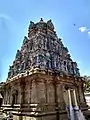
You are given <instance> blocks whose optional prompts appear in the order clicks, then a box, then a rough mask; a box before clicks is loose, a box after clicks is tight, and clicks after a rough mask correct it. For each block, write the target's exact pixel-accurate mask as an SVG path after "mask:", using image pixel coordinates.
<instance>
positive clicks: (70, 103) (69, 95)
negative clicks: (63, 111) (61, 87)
mask: <svg viewBox="0 0 90 120" xmlns="http://www.w3.org/2000/svg"><path fill="white" fill-rule="evenodd" d="M68 97H69V106H72V102H71V94H70V90H69V89H68Z"/></svg>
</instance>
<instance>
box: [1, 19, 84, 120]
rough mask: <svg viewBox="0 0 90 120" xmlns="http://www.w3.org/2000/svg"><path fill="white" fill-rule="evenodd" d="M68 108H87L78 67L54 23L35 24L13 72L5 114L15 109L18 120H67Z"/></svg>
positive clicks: (10, 78) (9, 82) (30, 27)
mask: <svg viewBox="0 0 90 120" xmlns="http://www.w3.org/2000/svg"><path fill="white" fill-rule="evenodd" d="M7 105H8V106H7ZM5 106H7V108H5ZM68 106H79V107H81V108H82V109H84V108H85V107H86V101H85V98H84V93H83V78H82V77H80V73H79V69H78V67H77V63H76V62H74V61H73V60H72V59H71V57H70V54H69V53H68V49H67V47H64V45H63V43H62V40H61V39H60V38H58V36H57V34H56V31H55V30H54V25H53V23H52V21H51V20H49V21H47V22H44V21H43V19H42V18H41V20H40V21H39V22H37V23H34V22H32V21H31V22H30V25H29V28H28V37H26V36H25V37H24V40H23V45H22V47H21V50H17V53H16V57H15V60H14V61H13V64H12V66H10V69H9V73H8V78H7V81H6V84H5V91H4V101H3V107H4V111H8V107H11V110H12V112H13V119H14V120H32V119H34V120H67V119H68V117H70V115H69V112H68V110H67V108H68Z"/></svg>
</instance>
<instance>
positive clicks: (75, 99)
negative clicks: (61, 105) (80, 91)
mask: <svg viewBox="0 0 90 120" xmlns="http://www.w3.org/2000/svg"><path fill="white" fill-rule="evenodd" d="M73 95H74V101H75V106H78V104H77V98H76V93H75V90H73Z"/></svg>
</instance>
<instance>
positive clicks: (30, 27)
mask: <svg viewBox="0 0 90 120" xmlns="http://www.w3.org/2000/svg"><path fill="white" fill-rule="evenodd" d="M34 25H35V24H34V22H32V21H30V25H29V29H33V28H34Z"/></svg>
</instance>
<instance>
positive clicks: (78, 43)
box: [0, 0, 90, 81]
mask: <svg viewBox="0 0 90 120" xmlns="http://www.w3.org/2000/svg"><path fill="white" fill-rule="evenodd" d="M41 17H42V18H43V19H44V20H45V21H47V20H49V19H52V21H53V23H54V25H55V30H56V31H57V34H58V37H61V38H63V43H64V45H65V46H67V47H68V49H69V52H70V54H71V56H72V58H73V60H75V61H77V63H78V66H79V68H80V73H81V75H90V32H89V29H90V0H0V81H5V80H6V78H7V73H8V68H9V65H11V64H12V62H13V60H14V58H15V54H16V51H17V49H20V47H21V45H22V41H23V37H24V35H26V34H27V30H28V25H29V21H34V22H37V21H39V20H40V18H41ZM74 24H75V26H74Z"/></svg>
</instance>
